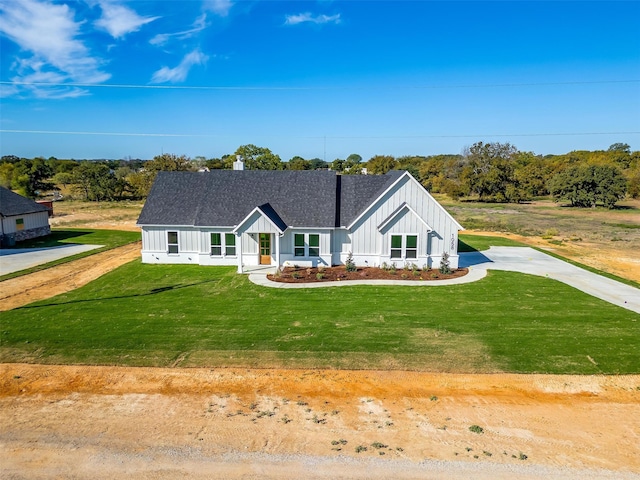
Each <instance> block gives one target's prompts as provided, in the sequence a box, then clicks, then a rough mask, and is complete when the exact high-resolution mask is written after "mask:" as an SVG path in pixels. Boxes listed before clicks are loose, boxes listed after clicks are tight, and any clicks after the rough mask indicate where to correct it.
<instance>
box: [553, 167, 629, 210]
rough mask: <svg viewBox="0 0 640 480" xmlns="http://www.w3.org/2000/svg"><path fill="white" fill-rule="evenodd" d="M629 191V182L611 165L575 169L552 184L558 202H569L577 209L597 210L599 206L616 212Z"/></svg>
mask: <svg viewBox="0 0 640 480" xmlns="http://www.w3.org/2000/svg"><path fill="white" fill-rule="evenodd" d="M626 189H627V182H626V179H625V178H624V176H623V175H622V173H621V172H620V170H619V169H618V168H617V167H615V166H611V165H575V166H572V167H569V168H567V169H566V170H565V171H563V172H561V173H558V174H556V175H555V176H554V177H553V178H552V179H551V181H550V182H549V191H550V192H551V194H552V195H553V196H554V198H555V200H556V201H559V200H561V199H566V200H569V201H570V202H571V205H573V206H575V207H595V206H596V203H598V202H600V203H602V204H603V205H604V206H606V207H607V208H613V207H614V206H615V204H616V202H617V201H618V200H621V199H622V198H624V197H625V195H626Z"/></svg>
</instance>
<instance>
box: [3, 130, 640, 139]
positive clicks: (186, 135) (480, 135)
mask: <svg viewBox="0 0 640 480" xmlns="http://www.w3.org/2000/svg"><path fill="white" fill-rule="evenodd" d="M0 133H24V134H35V135H97V136H112V137H178V138H181V137H182V138H233V137H234V136H233V135H215V134H197V133H135V132H133V133H132V132H79V131H57V130H10V129H0ZM638 134H640V131H637V132H633V131H631V132H563V133H549V132H546V133H478V134H459V135H453V134H452V135H370V136H367V135H335V136H333V135H322V136H314V135H309V136H303V135H301V136H294V135H286V136H284V135H268V137H271V138H301V139H325V140H326V139H329V140H351V139H357V140H378V139H379V140H393V139H400V140H401V139H417V138H483V137H571V136H586V135H638Z"/></svg>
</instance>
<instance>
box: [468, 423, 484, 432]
mask: <svg viewBox="0 0 640 480" xmlns="http://www.w3.org/2000/svg"><path fill="white" fill-rule="evenodd" d="M469 431H470V432H473V433H484V428H482V427H481V426H479V425H471V426H470V427H469Z"/></svg>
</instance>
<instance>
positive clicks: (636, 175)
mask: <svg viewBox="0 0 640 480" xmlns="http://www.w3.org/2000/svg"><path fill="white" fill-rule="evenodd" d="M627 193H628V194H629V196H630V197H631V198H638V197H640V164H638V165H636V167H635V168H632V169H629V171H628V172H627Z"/></svg>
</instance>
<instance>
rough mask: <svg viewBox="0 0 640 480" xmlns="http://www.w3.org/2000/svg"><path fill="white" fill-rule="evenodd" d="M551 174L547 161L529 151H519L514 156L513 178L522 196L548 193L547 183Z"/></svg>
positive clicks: (527, 196)
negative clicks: (515, 156)
mask: <svg viewBox="0 0 640 480" xmlns="http://www.w3.org/2000/svg"><path fill="white" fill-rule="evenodd" d="M552 175H553V170H552V169H551V167H550V166H549V164H548V162H547V161H546V160H545V159H544V158H542V157H539V156H535V155H534V154H533V153H531V152H520V153H519V154H518V155H517V158H516V166H515V169H514V172H513V178H514V180H515V182H516V183H517V184H518V185H519V187H520V189H521V191H522V196H523V198H533V197H540V196H544V195H548V193H549V191H548V190H547V183H548V182H549V180H550V179H551V177H552Z"/></svg>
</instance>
